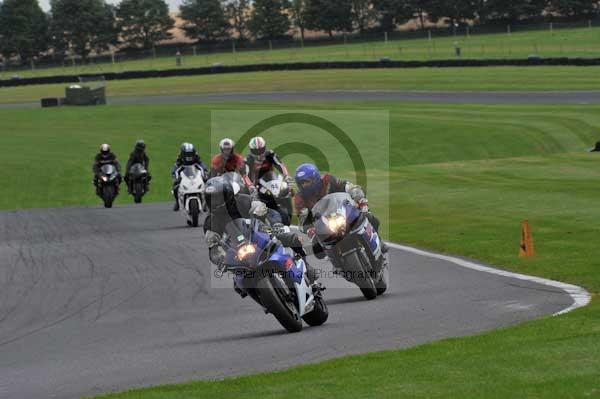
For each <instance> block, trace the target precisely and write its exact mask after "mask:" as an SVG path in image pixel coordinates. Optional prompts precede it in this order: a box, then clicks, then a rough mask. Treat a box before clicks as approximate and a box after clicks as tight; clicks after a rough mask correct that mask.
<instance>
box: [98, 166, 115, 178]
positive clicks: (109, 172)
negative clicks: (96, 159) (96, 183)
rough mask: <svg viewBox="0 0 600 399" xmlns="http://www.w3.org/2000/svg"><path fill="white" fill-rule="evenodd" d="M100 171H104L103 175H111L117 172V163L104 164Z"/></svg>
mask: <svg viewBox="0 0 600 399" xmlns="http://www.w3.org/2000/svg"><path fill="white" fill-rule="evenodd" d="M100 171H101V172H102V174H103V175H106V176H111V175H114V174H116V173H117V169H116V168H115V165H113V164H108V165H103V166H102V167H101V168H100Z"/></svg>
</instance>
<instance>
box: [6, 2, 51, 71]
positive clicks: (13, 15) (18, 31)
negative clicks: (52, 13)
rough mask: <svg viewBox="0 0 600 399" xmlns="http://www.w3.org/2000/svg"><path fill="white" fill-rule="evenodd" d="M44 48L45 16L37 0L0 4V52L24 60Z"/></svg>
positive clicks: (45, 42) (45, 39) (45, 45)
mask: <svg viewBox="0 0 600 399" xmlns="http://www.w3.org/2000/svg"><path fill="white" fill-rule="evenodd" d="M47 48H48V19H47V17H46V14H44V12H43V11H42V9H41V8H40V6H39V4H38V2H37V0H5V1H4V2H3V3H0V52H1V53H2V55H3V56H4V57H5V58H10V57H13V56H18V57H19V58H20V59H21V61H22V62H27V61H29V60H30V59H31V58H33V57H35V56H36V55H38V54H39V53H40V52H42V51H44V50H46V49H47Z"/></svg>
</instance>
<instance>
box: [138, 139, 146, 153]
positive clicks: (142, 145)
mask: <svg viewBox="0 0 600 399" xmlns="http://www.w3.org/2000/svg"><path fill="white" fill-rule="evenodd" d="M135 150H136V151H138V152H143V151H145V150H146V143H145V142H144V140H138V141H136V142H135Z"/></svg>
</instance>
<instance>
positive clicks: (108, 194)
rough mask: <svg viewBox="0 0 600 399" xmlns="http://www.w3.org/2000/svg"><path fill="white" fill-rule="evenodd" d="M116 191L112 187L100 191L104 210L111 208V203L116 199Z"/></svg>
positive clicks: (105, 187)
mask: <svg viewBox="0 0 600 399" xmlns="http://www.w3.org/2000/svg"><path fill="white" fill-rule="evenodd" d="M115 193H116V191H115V187H114V186H104V187H103V189H102V200H103V201H104V207H105V208H112V206H113V202H114V200H115V197H116V194H115Z"/></svg>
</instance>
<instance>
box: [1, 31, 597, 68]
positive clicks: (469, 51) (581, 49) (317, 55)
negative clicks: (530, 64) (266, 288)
mask: <svg viewBox="0 0 600 399" xmlns="http://www.w3.org/2000/svg"><path fill="white" fill-rule="evenodd" d="M426 36H427V34H426V33H425V32H423V37H424V38H423V39H409V40H407V39H405V40H390V41H388V43H387V44H386V43H385V42H384V37H383V35H381V38H380V39H379V40H377V41H370V42H352V41H350V42H348V44H346V45H344V44H335V45H321V46H307V47H304V48H299V47H297V48H282V49H277V48H274V49H273V50H269V49H264V50H250V51H237V52H236V53H233V51H227V52H215V53H210V54H199V55H197V56H193V55H189V56H185V57H184V59H183V66H184V67H190V68H191V67H202V66H210V65H212V64H214V63H222V64H226V65H242V64H256V63H283V62H301V61H305V62H308V61H353V60H379V59H381V58H382V57H389V58H391V59H394V60H431V59H449V58H455V54H454V46H455V43H457V44H458V45H459V46H460V47H461V49H462V58H525V57H527V56H529V55H530V54H537V55H541V56H544V57H566V56H569V57H598V56H599V55H600V28H592V29H589V28H579V29H560V30H554V31H550V29H549V26H548V29H547V30H539V31H525V32H514V33H512V34H511V35H508V34H506V33H498V34H485V35H472V36H469V37H467V36H466V32H461V34H460V35H458V36H457V37H440V38H436V37H433V39H432V40H431V41H429V40H428V39H427V38H426ZM67 64H68V63H67ZM175 67H176V65H175V57H174V55H173V57H159V58H156V59H153V58H148V59H142V60H130V61H123V62H117V63H115V64H111V63H103V64H93V65H83V66H81V65H79V66H75V67H73V66H70V65H67V66H65V67H59V68H45V69H44V68H39V69H34V70H31V69H26V70H22V71H18V72H13V71H0V79H8V78H10V77H11V76H13V75H14V74H18V75H19V76H21V77H30V76H49V75H65V74H66V75H72V74H83V73H106V72H121V71H131V70H146V69H171V68H175Z"/></svg>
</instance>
